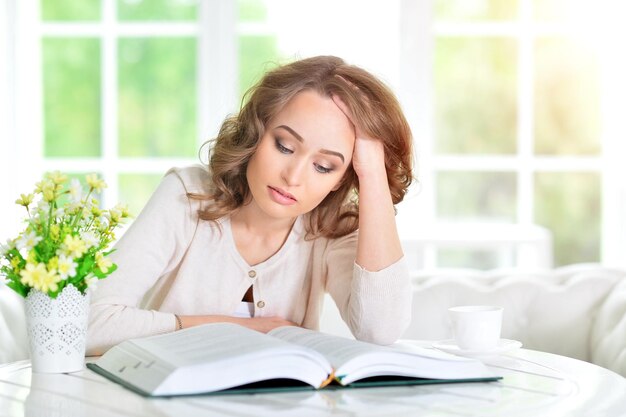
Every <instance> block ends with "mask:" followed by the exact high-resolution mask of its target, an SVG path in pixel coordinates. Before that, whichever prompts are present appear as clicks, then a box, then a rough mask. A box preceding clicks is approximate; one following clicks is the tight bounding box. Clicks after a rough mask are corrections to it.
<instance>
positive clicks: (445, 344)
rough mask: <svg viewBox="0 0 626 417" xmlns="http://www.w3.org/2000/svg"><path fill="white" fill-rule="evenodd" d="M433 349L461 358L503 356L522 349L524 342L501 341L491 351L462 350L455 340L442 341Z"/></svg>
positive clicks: (435, 344) (434, 345) (436, 343)
mask: <svg viewBox="0 0 626 417" xmlns="http://www.w3.org/2000/svg"><path fill="white" fill-rule="evenodd" d="M433 347H434V348H435V349H439V350H442V351H444V352H446V353H452V354H454V355H459V356H471V357H477V356H495V355H501V354H503V353H506V352H510V351H512V350H515V349H519V348H521V347H522V342H520V341H518V340H510V339H500V340H499V341H498V345H497V346H494V347H492V348H491V349H481V350H474V349H461V348H460V347H458V346H457V345H456V343H455V342H454V340H453V339H448V340H440V341H438V342H435V343H433Z"/></svg>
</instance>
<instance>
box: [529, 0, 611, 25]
mask: <svg viewBox="0 0 626 417" xmlns="http://www.w3.org/2000/svg"><path fill="white" fill-rule="evenodd" d="M598 7H602V6H598V4H597V3H595V2H591V1H586V0H535V1H534V2H533V14H534V15H535V19H536V20H538V21H543V22H565V21H572V20H578V21H580V22H582V23H585V21H588V20H589V16H594V12H595V11H596V9H597V8H598Z"/></svg>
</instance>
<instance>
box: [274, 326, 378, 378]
mask: <svg viewBox="0 0 626 417" xmlns="http://www.w3.org/2000/svg"><path fill="white" fill-rule="evenodd" d="M267 334H268V335H270V336H274V337H276V338H278V339H281V340H285V341H287V342H290V343H294V344H297V345H301V346H306V347H308V348H309V349H313V350H315V351H317V352H319V353H321V354H322V355H324V356H325V357H326V358H327V359H328V361H329V362H330V363H331V365H333V367H334V368H335V369H337V368H340V367H341V366H342V365H344V364H345V363H346V362H348V361H349V360H351V359H353V358H355V357H357V356H360V355H364V354H368V353H380V352H385V351H388V350H390V348H389V347H387V346H378V345H374V344H371V343H366V342H361V341H358V340H353V339H348V338H345V337H341V336H334V335H330V334H326V333H321V332H316V331H314V330H309V329H303V328H301V327H279V328H277V329H274V330H272V331H270V332H268V333H267Z"/></svg>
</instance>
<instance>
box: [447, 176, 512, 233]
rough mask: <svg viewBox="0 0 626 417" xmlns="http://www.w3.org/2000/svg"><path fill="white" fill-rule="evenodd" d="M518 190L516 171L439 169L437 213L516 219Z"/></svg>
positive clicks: (461, 216) (494, 218) (473, 218)
mask: <svg viewBox="0 0 626 417" xmlns="http://www.w3.org/2000/svg"><path fill="white" fill-rule="evenodd" d="M516 193H517V184H516V175H515V174H514V173H512V172H456V171H450V172H439V173H437V216H438V217H439V218H441V219H455V220H456V219H463V220H478V219H480V220H490V221H492V220H493V221H507V222H510V221H515V211H516V199H517V196H516Z"/></svg>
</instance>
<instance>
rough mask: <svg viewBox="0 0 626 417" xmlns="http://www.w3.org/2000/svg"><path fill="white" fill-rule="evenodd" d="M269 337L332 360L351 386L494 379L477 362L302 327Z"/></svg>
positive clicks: (341, 379) (342, 380) (277, 331)
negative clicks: (395, 380) (392, 380)
mask: <svg viewBox="0 0 626 417" xmlns="http://www.w3.org/2000/svg"><path fill="white" fill-rule="evenodd" d="M268 334H269V335H271V336H274V337H276V338H280V339H282V340H285V341H288V342H290V343H294V344H299V345H302V346H306V347H308V348H310V349H313V350H315V351H317V352H320V353H321V354H323V355H324V356H326V358H327V359H328V360H329V362H330V363H331V365H333V368H334V369H335V374H336V377H337V380H338V381H339V382H340V383H342V384H349V383H351V382H354V381H357V380H359V379H363V378H369V377H373V376H402V377H414V378H429V379H462V378H482V377H490V376H492V374H491V373H490V372H489V371H488V370H487V368H486V367H485V366H484V365H483V364H482V363H480V362H479V361H477V360H475V359H470V358H460V357H455V356H452V355H445V354H443V355H442V354H440V353H439V352H432V353H431V352H428V351H427V350H426V349H422V350H419V349H418V350H412V351H411V350H408V349H396V348H393V347H390V346H379V345H375V344H372V343H367V342H362V341H358V340H352V339H347V338H344V337H340V336H333V335H329V334H324V333H320V332H316V331H313V330H308V329H303V328H298V327H279V328H277V329H274V330H272V331H270V332H268Z"/></svg>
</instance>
